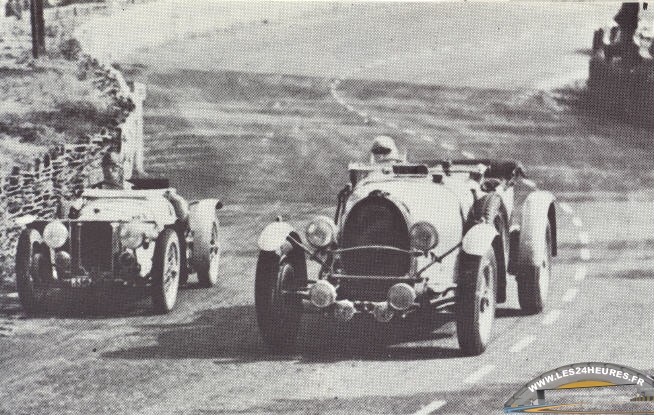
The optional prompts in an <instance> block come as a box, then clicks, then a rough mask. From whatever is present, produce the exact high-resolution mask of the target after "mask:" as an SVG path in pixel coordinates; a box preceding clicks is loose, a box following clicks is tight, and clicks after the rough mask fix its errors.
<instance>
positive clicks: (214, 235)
mask: <svg viewBox="0 0 654 415" xmlns="http://www.w3.org/2000/svg"><path fill="white" fill-rule="evenodd" d="M189 224H190V227H191V230H192V231H193V253H192V257H191V261H192V265H193V269H195V271H196V272H197V275H198V282H199V283H200V286H201V287H205V288H207V287H212V286H214V285H216V283H217V282H218V268H219V265H220V254H221V244H220V223H219V222H218V219H217V218H216V201H215V200H211V199H207V200H201V201H199V202H198V203H197V205H195V206H193V207H192V210H191V214H190V217H189Z"/></svg>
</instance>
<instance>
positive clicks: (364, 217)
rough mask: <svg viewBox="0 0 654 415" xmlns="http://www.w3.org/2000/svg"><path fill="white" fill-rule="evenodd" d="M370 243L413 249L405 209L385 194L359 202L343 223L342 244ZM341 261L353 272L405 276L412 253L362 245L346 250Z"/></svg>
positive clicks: (343, 246)
mask: <svg viewBox="0 0 654 415" xmlns="http://www.w3.org/2000/svg"><path fill="white" fill-rule="evenodd" d="M370 245H380V246H389V247H395V248H400V249H405V250H408V249H409V230H408V228H407V224H406V221H405V220H404V217H403V216H402V213H401V212H400V210H399V209H398V208H397V207H396V206H395V205H394V204H393V203H392V202H390V201H389V200H387V199H384V198H382V197H370V198H368V199H365V200H363V201H361V202H359V204H358V205H356V206H355V207H354V208H353V209H352V211H351V212H350V214H349V215H348V217H347V219H346V221H345V224H344V226H343V233H342V248H353V247H362V246H370ZM341 264H342V266H343V270H344V271H345V273H346V274H350V275H375V276H402V275H405V274H407V273H408V272H409V267H410V257H409V255H407V254H406V253H402V252H395V251H391V250H387V249H361V250H355V251H349V252H343V253H342V254H341Z"/></svg>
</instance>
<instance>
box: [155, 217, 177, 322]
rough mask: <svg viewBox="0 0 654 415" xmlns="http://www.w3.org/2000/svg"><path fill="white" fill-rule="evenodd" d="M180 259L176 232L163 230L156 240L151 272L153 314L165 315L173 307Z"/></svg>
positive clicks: (175, 299)
mask: <svg viewBox="0 0 654 415" xmlns="http://www.w3.org/2000/svg"><path fill="white" fill-rule="evenodd" d="M181 257H182V256H181V251H180V244H179V237H178V236H177V232H175V231H174V230H173V229H165V230H164V231H163V232H162V233H161V235H159V238H158V239H157V243H156V245H155V248H154V256H153V264H152V271H151V276H152V287H151V288H152V307H153V309H154V312H155V313H158V314H163V313H167V312H169V311H171V310H172V309H173V308H174V307H175V302H176V301H177V292H178V290H179V276H180V270H181Z"/></svg>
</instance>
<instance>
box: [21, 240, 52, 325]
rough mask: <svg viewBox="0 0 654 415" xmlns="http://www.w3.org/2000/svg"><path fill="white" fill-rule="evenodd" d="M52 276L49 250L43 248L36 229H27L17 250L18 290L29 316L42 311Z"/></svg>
mask: <svg viewBox="0 0 654 415" xmlns="http://www.w3.org/2000/svg"><path fill="white" fill-rule="evenodd" d="M51 276H52V268H51V265H50V256H49V250H48V249H47V248H44V247H42V242H41V236H40V235H39V233H38V232H37V231H36V230H34V229H25V230H23V232H22V233H21V234H20V237H19V239H18V248H17V250H16V290H17V291H18V299H19V300H20V304H21V305H22V307H23V310H25V312H26V313H27V314H36V313H38V312H40V311H41V309H42V307H43V302H44V300H45V297H46V295H47V294H48V282H49V281H48V280H49V279H50V278H51Z"/></svg>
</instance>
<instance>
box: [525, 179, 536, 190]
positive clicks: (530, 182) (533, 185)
mask: <svg viewBox="0 0 654 415" xmlns="http://www.w3.org/2000/svg"><path fill="white" fill-rule="evenodd" d="M522 182H523V183H524V184H525V185H526V186H527V187H531V188H532V189H535V188H537V187H538V186H536V182H535V181H533V180H530V179H522Z"/></svg>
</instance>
